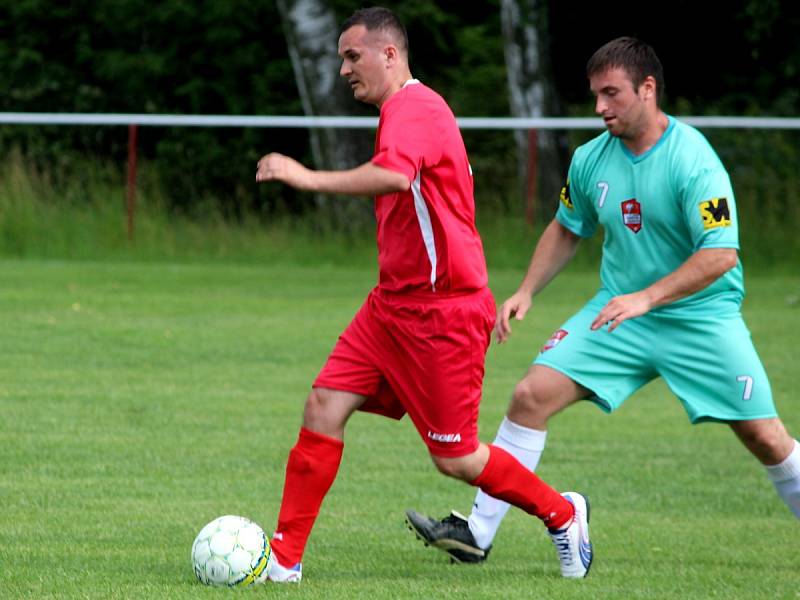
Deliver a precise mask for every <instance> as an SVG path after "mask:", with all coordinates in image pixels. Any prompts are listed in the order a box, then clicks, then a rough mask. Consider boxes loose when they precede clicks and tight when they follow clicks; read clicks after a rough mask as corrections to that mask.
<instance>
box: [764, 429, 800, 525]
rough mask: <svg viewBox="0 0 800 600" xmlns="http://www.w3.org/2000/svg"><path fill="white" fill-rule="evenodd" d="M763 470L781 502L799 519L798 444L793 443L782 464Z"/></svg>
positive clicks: (799, 448) (799, 473)
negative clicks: (792, 447)
mask: <svg viewBox="0 0 800 600" xmlns="http://www.w3.org/2000/svg"><path fill="white" fill-rule="evenodd" d="M765 468H766V469H767V475H768V476H769V478H770V480H771V481H772V483H773V485H774V486H775V489H776V490H777V491H778V495H779V496H780V497H781V500H783V501H784V502H786V505H787V506H788V507H789V509H790V510H791V511H792V512H793V513H794V516H795V517H797V518H798V519H800V442H798V441H797V440H795V441H794V450H792V452H791V453H790V454H789V456H788V458H787V459H786V460H784V461H783V462H782V463H779V464H777V465H773V466H770V467H765Z"/></svg>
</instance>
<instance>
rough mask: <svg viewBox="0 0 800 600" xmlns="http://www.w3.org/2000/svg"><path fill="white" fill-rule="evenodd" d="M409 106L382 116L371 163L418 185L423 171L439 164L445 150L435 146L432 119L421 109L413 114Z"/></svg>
mask: <svg viewBox="0 0 800 600" xmlns="http://www.w3.org/2000/svg"><path fill="white" fill-rule="evenodd" d="M409 104H411V103H407V102H403V103H401V106H399V107H397V108H394V109H393V110H391V111H387V112H386V113H385V114H384V115H382V118H381V123H380V128H379V132H378V138H377V140H376V148H375V155H374V156H373V157H372V161H371V162H372V163H373V164H374V165H377V166H379V167H383V168H386V169H389V170H391V171H395V172H397V173H402V174H403V175H405V176H406V177H407V178H408V180H409V181H414V179H416V177H417V173H419V171H420V170H421V169H422V168H423V167H425V166H432V165H434V164H436V163H437V162H438V161H439V159H440V157H441V148H440V146H439V145H437V144H436V143H435V140H436V137H435V131H436V126H435V123H434V122H433V119H432V117H430V116H426V115H425V114H423V113H422V111H420V110H418V109H417V110H416V112H414V111H412V110H409V108H410V107H409V106H408V105H409ZM404 105H405V106H404Z"/></svg>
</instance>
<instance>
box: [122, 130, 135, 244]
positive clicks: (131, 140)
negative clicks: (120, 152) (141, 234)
mask: <svg viewBox="0 0 800 600" xmlns="http://www.w3.org/2000/svg"><path fill="white" fill-rule="evenodd" d="M137 129H138V126H137V125H135V124H133V123H132V124H130V125H128V187H127V194H126V202H125V204H126V206H127V210H128V239H129V240H133V225H134V216H135V213H136V134H137Z"/></svg>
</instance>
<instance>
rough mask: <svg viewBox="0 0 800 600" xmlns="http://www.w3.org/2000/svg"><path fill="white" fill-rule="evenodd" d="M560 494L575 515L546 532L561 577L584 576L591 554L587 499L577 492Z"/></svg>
mask: <svg viewBox="0 0 800 600" xmlns="http://www.w3.org/2000/svg"><path fill="white" fill-rule="evenodd" d="M562 496H564V498H566V499H567V500H568V501H569V502H571V503H572V505H573V506H574V507H575V516H574V517H573V518H572V521H570V522H569V523H567V524H566V525H565V526H564V527H562V528H561V529H548V533H549V534H550V538H551V539H552V540H553V545H555V547H556V552H558V560H559V562H560V563H561V575H562V577H570V578H580V577H586V576H587V575H588V574H589V568H590V567H591V566H592V556H593V553H592V542H591V541H589V501H588V500H587V499H586V497H585V496H583V495H581V494H579V493H577V492H565V493H563V494H562Z"/></svg>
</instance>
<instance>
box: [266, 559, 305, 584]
mask: <svg viewBox="0 0 800 600" xmlns="http://www.w3.org/2000/svg"><path fill="white" fill-rule="evenodd" d="M273 559H274V560H273V561H272V567H271V568H270V570H269V574H268V575H267V581H274V582H275V583H300V580H301V579H303V565H302V563H297V564H296V565H295V566H293V567H291V568H288V569H287V568H286V567H284V566H282V565H281V563H279V562H278V560H277V559H276V558H275V556H274V555H273Z"/></svg>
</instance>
